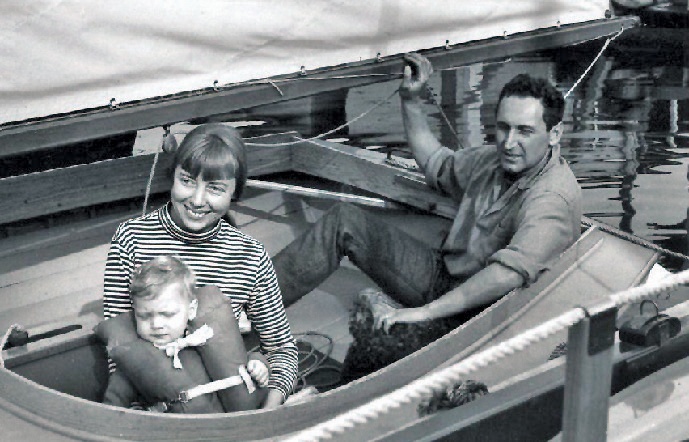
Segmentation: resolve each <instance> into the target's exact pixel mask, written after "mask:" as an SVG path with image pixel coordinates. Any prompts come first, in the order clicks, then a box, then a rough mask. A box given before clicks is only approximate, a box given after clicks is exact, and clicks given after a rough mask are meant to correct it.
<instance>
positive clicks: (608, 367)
mask: <svg viewBox="0 0 689 442" xmlns="http://www.w3.org/2000/svg"><path fill="white" fill-rule="evenodd" d="M616 312H617V309H611V310H610V311H608V312H603V313H600V314H599V315H593V316H591V317H590V318H589V317H586V318H584V319H582V320H581V321H580V322H578V323H576V324H574V325H573V326H571V327H570V328H569V335H568V336H569V337H568V339H567V365H566V371H565V398H564V411H563V414H562V440H563V441H567V442H594V441H600V442H604V441H605V440H606V439H607V438H606V434H607V427H608V399H609V397H610V387H611V384H612V354H613V347H612V345H610V346H608V347H607V348H602V349H594V350H593V354H591V353H592V350H591V346H592V344H591V341H592V340H593V339H602V340H605V339H606V338H607V337H608V336H598V335H596V334H597V333H600V334H603V335H608V334H609V338H610V344H612V343H613V342H614V334H615V313H616ZM598 324H600V327H599V326H598Z"/></svg>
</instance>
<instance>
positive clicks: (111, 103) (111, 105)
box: [108, 98, 120, 110]
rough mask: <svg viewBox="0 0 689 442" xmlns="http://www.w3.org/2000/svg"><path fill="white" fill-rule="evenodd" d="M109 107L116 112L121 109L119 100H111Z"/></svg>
mask: <svg viewBox="0 0 689 442" xmlns="http://www.w3.org/2000/svg"><path fill="white" fill-rule="evenodd" d="M108 107H109V108H110V110H115V109H117V108H119V107H120V105H119V104H118V103H117V100H116V99H115V98H111V99H110V103H108Z"/></svg>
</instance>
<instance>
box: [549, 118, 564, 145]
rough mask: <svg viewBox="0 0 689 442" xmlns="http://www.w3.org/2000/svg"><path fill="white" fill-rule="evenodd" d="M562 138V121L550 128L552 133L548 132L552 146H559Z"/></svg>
mask: <svg viewBox="0 0 689 442" xmlns="http://www.w3.org/2000/svg"><path fill="white" fill-rule="evenodd" d="M560 137H562V121H560V122H559V123H557V124H556V125H555V126H553V127H551V128H550V132H548V144H549V145H550V146H557V144H558V143H559V142H560Z"/></svg>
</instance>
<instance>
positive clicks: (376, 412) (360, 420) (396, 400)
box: [286, 270, 689, 442]
mask: <svg viewBox="0 0 689 442" xmlns="http://www.w3.org/2000/svg"><path fill="white" fill-rule="evenodd" d="M687 283H689V270H687V271H684V272H680V273H677V274H674V275H671V276H668V277H667V278H666V279H665V280H663V281H661V282H659V283H653V284H645V285H642V286H639V287H634V288H631V289H628V290H625V291H623V292H619V293H615V294H612V295H610V297H609V301H611V302H612V303H613V304H614V306H615V307H621V306H622V305H625V304H629V303H634V302H639V301H641V300H644V299H651V298H653V297H655V296H657V295H658V294H660V293H663V292H666V291H669V290H673V289H675V288H677V287H678V286H680V285H683V284H687ZM600 305H605V304H600ZM586 314H587V312H586V310H585V309H584V308H582V307H576V308H573V309H571V310H569V311H566V312H564V313H563V314H561V315H560V316H558V317H556V318H553V319H551V320H549V321H546V322H544V323H542V324H540V325H538V326H536V327H534V328H531V329H529V330H526V331H524V332H523V333H521V334H519V335H517V336H515V337H513V338H510V339H508V340H506V341H504V342H502V343H500V344H498V345H495V346H492V347H489V348H487V349H486V350H484V351H482V352H480V353H477V354H474V355H472V356H469V357H468V358H466V359H464V360H462V361H460V362H458V363H457V364H454V365H452V366H449V367H446V368H444V369H442V370H440V371H438V372H436V373H432V374H430V375H427V376H425V377H423V378H420V379H417V380H416V381H413V382H411V383H409V384H408V385H406V386H404V387H402V388H400V389H398V390H395V391H393V392H391V393H388V394H387V395H385V396H383V397H380V398H378V399H374V400H373V401H371V402H368V403H366V404H364V405H362V406H360V407H357V408H355V409H353V410H350V411H347V412H345V413H343V414H341V415H339V416H337V417H335V418H333V419H330V420H328V421H325V422H322V423H320V424H318V425H315V426H314V427H311V428H309V429H306V430H304V431H302V432H300V433H297V434H296V435H294V436H292V437H290V438H289V439H286V440H287V441H290V442H296V441H319V440H323V439H329V438H331V437H332V436H334V435H335V434H338V433H342V432H344V431H346V430H348V429H351V428H353V427H355V426H356V425H360V424H364V423H366V422H368V421H369V420H371V419H374V418H376V417H378V416H380V415H382V414H384V413H387V412H388V411H390V410H392V409H395V408H399V407H400V406H402V405H403V404H408V403H411V402H412V401H416V400H422V399H427V398H429V397H431V396H432V395H433V394H434V393H437V392H441V391H443V390H444V389H446V388H448V387H449V386H452V385H454V384H455V383H457V382H459V381H461V380H462V378H464V377H465V376H466V375H468V374H470V373H472V372H474V371H476V370H478V369H480V368H483V367H486V366H488V365H490V364H493V363H495V362H497V361H499V360H500V359H503V358H505V357H506V356H509V355H512V354H514V353H516V352H519V351H522V350H524V349H525V348H527V347H529V346H530V345H533V344H535V343H537V342H539V341H542V340H543V339H546V338H547V337H549V336H551V335H553V334H555V333H558V332H560V331H562V330H564V329H566V328H568V327H571V326H572V325H574V324H576V323H578V322H579V321H581V320H582V319H583V318H584V317H585V316H586Z"/></svg>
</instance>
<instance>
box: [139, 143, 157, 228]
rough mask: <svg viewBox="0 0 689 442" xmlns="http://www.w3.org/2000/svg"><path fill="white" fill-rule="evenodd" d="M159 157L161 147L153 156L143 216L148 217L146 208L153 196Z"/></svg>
mask: <svg viewBox="0 0 689 442" xmlns="http://www.w3.org/2000/svg"><path fill="white" fill-rule="evenodd" d="M158 156H160V147H159V148H158V150H156V153H155V155H153V164H151V171H150V172H149V173H148V182H147V183H146V193H145V194H144V206H143V208H142V209H141V216H144V215H146V208H147V207H148V198H149V197H150V195H151V186H152V185H153V176H154V175H155V171H156V165H157V164H158Z"/></svg>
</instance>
